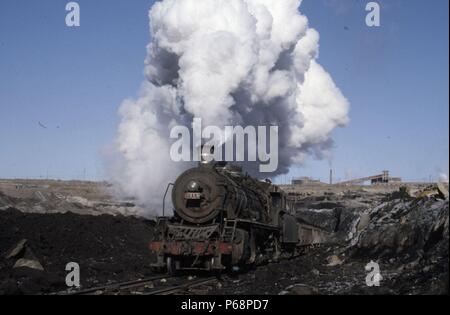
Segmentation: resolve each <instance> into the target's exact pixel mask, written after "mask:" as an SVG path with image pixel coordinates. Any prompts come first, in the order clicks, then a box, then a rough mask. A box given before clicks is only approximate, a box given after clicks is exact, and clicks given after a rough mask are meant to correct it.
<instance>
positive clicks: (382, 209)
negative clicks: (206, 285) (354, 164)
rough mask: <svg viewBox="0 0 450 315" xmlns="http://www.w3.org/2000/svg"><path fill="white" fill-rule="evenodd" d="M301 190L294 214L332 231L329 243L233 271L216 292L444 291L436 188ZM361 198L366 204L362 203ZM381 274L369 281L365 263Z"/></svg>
mask: <svg viewBox="0 0 450 315" xmlns="http://www.w3.org/2000/svg"><path fill="white" fill-rule="evenodd" d="M361 197H362V198H363V199H361V200H358V202H357V203H353V204H352V203H348V201H349V198H348V194H346V195H345V196H333V197H332V198H330V197H325V198H323V197H322V198H316V197H311V196H309V197H306V198H304V199H303V200H299V202H298V204H297V216H298V217H299V218H300V219H302V220H303V221H305V222H307V223H309V224H312V225H314V224H316V225H318V226H321V227H323V228H324V229H327V230H329V231H334V236H335V237H334V238H333V243H329V244H324V245H321V246H320V247H319V248H312V249H308V250H307V251H306V253H304V254H303V255H300V256H298V257H295V258H292V259H285V260H282V261H280V262H278V263H274V262H273V263H270V264H267V265H265V266H259V267H258V268H256V269H254V270H252V271H250V272H247V273H242V274H239V275H236V276H235V277H234V278H232V279H230V280H229V281H224V282H223V283H221V285H220V287H219V288H216V289H214V290H213V291H212V292H213V293H215V294H225V295H228V294H281V295H285V294H288V295H310V294H326V295H330V294H339V295H347V294H352V295H353V294H389V295H397V294H401V295H405V294H439V295H442V294H444V295H448V294H449V287H448V282H449V256H448V249H449V206H448V195H447V196H442V194H441V193H440V192H439V191H435V190H434V192H433V191H431V192H430V191H426V192H425V193H424V192H418V193H417V194H414V195H410V194H405V191H404V190H401V191H400V192H395V193H392V194H387V195H386V194H385V195H366V196H356V197H355V196H353V197H352V198H351V199H352V200H355V199H360V198H361ZM364 203H365V204H364ZM371 263H376V264H378V266H379V272H380V274H381V276H382V279H381V281H380V283H379V286H376V285H372V286H369V285H367V277H368V274H369V271H370V270H369V271H368V269H366V267H367V266H368V265H369V264H371Z"/></svg>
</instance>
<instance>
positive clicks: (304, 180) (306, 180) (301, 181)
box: [292, 176, 324, 185]
mask: <svg viewBox="0 0 450 315" xmlns="http://www.w3.org/2000/svg"><path fill="white" fill-rule="evenodd" d="M322 184H324V183H322V182H321V181H320V180H318V179H312V178H310V177H306V176H302V177H298V178H295V179H293V180H292V185H322Z"/></svg>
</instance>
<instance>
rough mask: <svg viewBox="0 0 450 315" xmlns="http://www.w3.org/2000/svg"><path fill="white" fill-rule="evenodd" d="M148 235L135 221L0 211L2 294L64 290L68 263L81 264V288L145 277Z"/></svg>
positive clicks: (147, 224)
mask: <svg viewBox="0 0 450 315" xmlns="http://www.w3.org/2000/svg"><path fill="white" fill-rule="evenodd" d="M152 231H153V223H152V222H151V221H145V220H143V219H138V218H135V217H124V216H111V215H100V216H88V215H78V214H74V213H70V212H68V213H65V214H32V213H22V212H20V211H18V210H16V209H13V208H9V209H7V210H4V211H0V294H41V293H50V292H56V291H59V290H64V289H67V287H66V285H65V278H66V275H67V273H68V272H67V271H65V267H66V264H67V263H69V262H77V263H78V264H79V266H80V274H81V285H82V286H83V287H91V286H95V285H96V284H106V283H108V282H117V281H126V280H135V279H137V278H141V277H144V276H146V275H148V274H150V273H151V270H150V268H149V263H150V261H151V259H152V257H151V255H150V253H149V251H148V242H149V241H150V239H151V237H152Z"/></svg>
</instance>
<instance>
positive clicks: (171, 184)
mask: <svg viewBox="0 0 450 315" xmlns="http://www.w3.org/2000/svg"><path fill="white" fill-rule="evenodd" d="M170 186H174V183H169V184H167V187H166V192H165V193H164V198H163V217H165V216H166V215H165V212H166V196H167V192H168V191H169V187H170Z"/></svg>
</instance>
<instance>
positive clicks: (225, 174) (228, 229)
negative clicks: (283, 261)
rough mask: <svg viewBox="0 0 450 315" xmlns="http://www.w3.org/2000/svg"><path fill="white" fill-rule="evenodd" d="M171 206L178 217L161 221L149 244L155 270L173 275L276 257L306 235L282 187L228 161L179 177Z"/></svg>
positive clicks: (188, 171)
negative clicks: (190, 270) (189, 270)
mask: <svg viewBox="0 0 450 315" xmlns="http://www.w3.org/2000/svg"><path fill="white" fill-rule="evenodd" d="M166 192H167V190H166ZM172 203H173V206H174V215H173V216H172V217H160V218H158V222H157V229H156V234H155V237H154V240H153V241H152V242H151V243H150V249H151V250H152V251H153V252H154V253H155V254H156V262H155V263H154V264H152V266H153V267H155V268H158V269H166V268H167V271H168V272H169V273H174V272H176V271H177V270H183V269H200V270H223V269H226V268H240V267H242V266H244V265H249V264H254V263H255V262H257V260H258V259H267V258H268V257H269V258H270V259H277V258H278V257H279V255H280V253H281V252H282V251H293V250H294V249H295V248H296V246H297V245H299V244H301V243H302V240H299V235H300V236H301V235H302V234H303V235H304V234H305V231H307V229H306V230H305V229H303V230H301V229H302V228H301V225H299V223H298V222H297V220H296V219H295V217H294V215H293V214H292V213H291V210H290V207H289V204H288V202H287V199H286V195H285V193H284V192H283V191H281V190H280V188H279V187H278V186H276V185H273V184H271V182H270V181H259V180H256V179H254V178H252V177H250V176H248V175H247V174H244V173H243V172H242V169H241V168H240V167H239V166H236V165H232V164H227V163H224V162H211V163H200V164H199V166H198V167H195V168H192V169H189V170H187V171H186V172H184V173H183V174H181V175H180V176H179V177H178V179H177V180H176V182H175V183H174V184H173V189H172ZM303 242H304V240H303ZM308 242H309V240H308Z"/></svg>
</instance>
